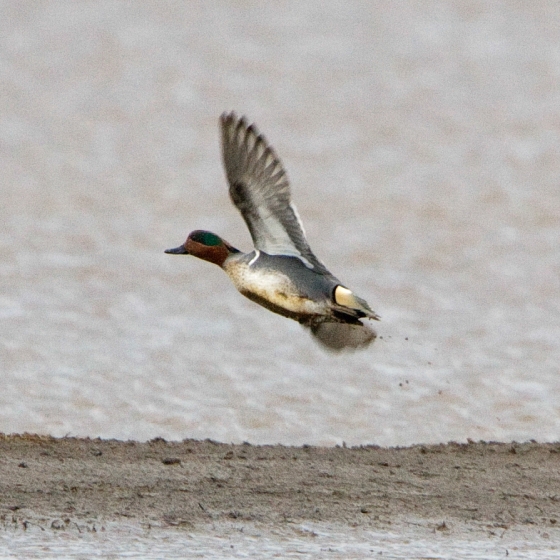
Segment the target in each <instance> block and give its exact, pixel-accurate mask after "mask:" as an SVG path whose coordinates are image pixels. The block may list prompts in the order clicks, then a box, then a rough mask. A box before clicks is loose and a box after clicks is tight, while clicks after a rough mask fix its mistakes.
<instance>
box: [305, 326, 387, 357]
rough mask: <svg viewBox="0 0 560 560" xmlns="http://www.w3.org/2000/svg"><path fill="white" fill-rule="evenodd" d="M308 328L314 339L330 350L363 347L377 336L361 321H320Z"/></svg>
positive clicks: (337, 350)
mask: <svg viewBox="0 0 560 560" xmlns="http://www.w3.org/2000/svg"><path fill="white" fill-rule="evenodd" d="M305 326H307V325H305ZM309 329H310V330H311V334H312V335H313V336H314V337H315V340H317V342H319V343H320V344H322V345H323V346H324V347H325V348H326V349H328V350H330V351H331V352H340V351H341V350H358V349H359V348H365V347H366V346H369V345H370V344H371V343H372V342H373V341H374V340H375V339H376V337H377V334H376V332H375V331H374V330H373V329H372V328H370V327H369V326H368V325H364V324H363V323H362V322H361V321H356V322H355V323H344V322H339V321H321V322H316V323H314V324H311V325H309Z"/></svg>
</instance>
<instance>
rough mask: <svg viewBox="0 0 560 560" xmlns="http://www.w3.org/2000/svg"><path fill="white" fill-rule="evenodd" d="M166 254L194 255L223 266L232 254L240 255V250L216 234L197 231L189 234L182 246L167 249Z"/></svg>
mask: <svg viewBox="0 0 560 560" xmlns="http://www.w3.org/2000/svg"><path fill="white" fill-rule="evenodd" d="M165 252H166V253H170V254H171V255H193V257H198V258H199V259H203V260H205V261H208V262H211V263H214V264H217V265H218V266H222V265H223V264H224V261H225V260H226V259H227V258H228V257H229V255H230V254H232V253H239V250H238V249H236V248H235V247H232V246H231V245H230V244H229V243H228V242H227V241H224V240H223V239H222V238H221V237H220V236H218V235H216V234H215V233H212V232H210V231H204V230H201V229H197V230H196V231H192V232H191V233H189V236H188V237H187V240H186V241H185V242H184V243H183V244H182V245H179V247H175V249H167V251H165Z"/></svg>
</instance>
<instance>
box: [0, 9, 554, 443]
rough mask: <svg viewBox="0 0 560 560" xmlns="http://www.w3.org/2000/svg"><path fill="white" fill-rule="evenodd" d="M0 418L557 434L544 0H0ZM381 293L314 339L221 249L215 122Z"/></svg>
mask: <svg viewBox="0 0 560 560" xmlns="http://www.w3.org/2000/svg"><path fill="white" fill-rule="evenodd" d="M0 11H1V17H0V27H1V29H2V33H1V34H0V52H1V56H0V76H1V80H2V84H3V87H2V90H3V93H2V96H1V97H0V167H1V169H2V173H1V175H0V192H1V199H2V204H1V205H0V219H1V224H2V227H1V228H0V317H1V321H0V341H1V347H0V361H1V370H2V391H1V393H0V431H3V432H23V431H30V432H40V433H49V434H53V435H59V436H60V435H64V434H72V435H89V436H102V437H116V438H135V439H146V438H151V437H154V436H163V437H165V438H173V439H182V438H185V437H195V438H206V437H210V438H214V439H218V440H222V441H228V442H229V441H234V442H240V441H243V440H249V441H251V442H253V443H264V442H267V443H274V442H282V443H286V444H302V443H314V444H334V443H340V442H342V441H346V442H348V443H349V444H359V443H378V444H383V445H402V444H409V443H413V442H416V443H418V442H439V441H447V440H462V441H464V440H465V439H466V438H467V437H470V438H473V439H487V440H512V439H516V440H525V439H529V438H534V439H537V440H557V439H558V433H559V431H560V405H559V404H558V402H559V400H558V394H559V390H560V375H559V373H560V372H559V366H558V364H559V362H560V303H559V301H560V299H559V288H560V257H559V249H558V247H559V238H560V225H559V224H560V187H559V184H560V172H559V170H560V157H559V155H558V154H559V152H558V146H559V145H560V64H559V62H560V36H559V35H558V28H559V24H560V8H559V6H558V4H557V3H554V2H546V1H541V2H538V1H536V2H531V3H530V4H524V3H511V2H507V1H502V2H500V1H487V2H484V1H481V2H463V1H457V2H437V1H426V2H407V3H399V4H398V5H396V4H393V3H369V2H354V3H351V4H347V3H344V2H336V1H332V2H311V1H306V2H289V1H287V2H279V3H276V4H274V6H273V5H271V4H261V3H256V4H243V3H241V4H238V3H234V2H218V3H214V2H213V3H211V4H210V3H204V2H189V3H186V4H181V3H171V2H169V3H163V4H160V3H152V2H147V1H138V2H134V3H115V2H91V3H87V2H81V3H74V2H70V1H68V2H65V1H62V2H60V1H57V2H41V3H34V2H28V3H10V2H5V3H2V4H1V6H0ZM231 108H234V109H236V110H237V111H239V112H241V113H246V114H247V115H248V116H249V118H250V119H252V120H255V121H256V122H257V123H258V125H259V127H260V129H261V130H262V131H264V132H265V134H266V135H267V137H268V138H269V139H270V140H271V142H272V143H273V145H274V146H275V147H276V149H277V151H278V152H279V154H280V156H281V157H282V159H283V161H284V163H285V165H286V167H287V169H288V173H289V176H290V177H291V179H292V183H293V194H294V199H295V202H296V204H297V206H298V208H299V211H300V214H301V216H302V218H303V221H304V223H305V226H306V229H307V232H308V237H309V240H310V243H311V245H312V247H313V249H314V250H315V252H316V253H317V254H318V255H319V257H320V258H322V259H323V260H324V261H325V263H326V264H327V266H329V267H330V268H331V269H332V271H333V272H334V273H335V274H336V275H337V276H339V277H340V278H341V279H343V281H345V282H346V283H348V285H349V286H350V287H351V288H352V289H354V290H355V291H356V292H357V293H358V294H360V295H361V296H362V297H364V298H366V299H367V300H368V301H369V302H370V304H371V305H372V307H373V308H374V309H375V310H376V311H377V312H379V313H380V315H381V316H382V317H383V321H382V322H381V323H380V324H379V329H378V330H379V334H380V335H381V336H382V337H383V338H382V339H380V340H378V341H377V342H376V344H375V345H374V346H373V347H372V348H370V349H369V350H367V351H364V352H361V353H356V354H351V355H345V356H342V357H340V356H332V355H330V354H325V353H324V352H323V351H322V350H321V349H319V348H317V347H316V346H315V345H314V344H313V342H312V341H311V339H310V338H309V337H308V336H307V334H306V333H304V332H303V331H302V330H301V328H300V327H299V325H297V324H296V323H295V322H291V321H289V320H286V319H284V318H281V317H277V316H275V315H273V314H271V313H269V312H267V311H266V310H264V309H261V308H259V307H257V306H256V305H255V304H253V303H251V302H249V301H248V300H245V299H244V298H242V297H241V296H240V295H239V294H238V293H237V292H236V291H235V290H234V288H233V287H232V286H231V285H230V284H229V283H228V280H227V278H226V277H225V275H224V274H223V273H222V272H221V271H220V270H218V269H217V268H216V267H213V266H212V265H210V264H208V263H204V262H201V261H198V260H196V259H194V258H179V257H172V256H169V255H165V254H163V250H164V249H165V248H168V247H172V246H176V245H177V244H179V243H180V242H182V241H183V240H184V238H185V237H186V235H187V233H188V232H189V231H190V230H192V229H196V228H204V229H210V230H214V231H216V232H217V233H219V234H221V235H223V236H224V237H225V238H226V239H227V240H228V241H230V242H231V243H233V244H234V245H236V246H239V247H240V248H242V249H245V250H248V249H250V247H251V244H250V238H249V235H248V232H247V231H246V229H245V226H244V224H243V222H242V220H241V218H240V216H238V215H237V213H236V211H235V210H234V209H233V207H232V206H231V204H230V203H229V200H228V196H227V190H226V186H225V181H224V177H223V172H222V169H221V164H220V157H219V144H218V128H217V118H218V116H219V114H220V113H221V112H222V111H223V110H225V109H231Z"/></svg>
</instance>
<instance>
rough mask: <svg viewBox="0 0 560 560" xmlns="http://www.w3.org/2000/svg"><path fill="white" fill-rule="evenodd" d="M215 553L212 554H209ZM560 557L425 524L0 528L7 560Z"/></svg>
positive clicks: (523, 541) (526, 544)
mask: <svg viewBox="0 0 560 560" xmlns="http://www.w3.org/2000/svg"><path fill="white" fill-rule="evenodd" d="M209 551H211V556H209V555H208V554H209ZM115 555H118V557H126V558H144V559H152V558H154V559H155V558H209V557H211V558H217V559H220V560H222V559H224V560H225V559H229V558H259V559H260V558H300V559H304V560H305V559H308V558H309V559H311V558H326V559H332V560H336V559H348V558H383V559H387V558H388V559H391V560H392V559H395V560H396V559H406V560H414V559H418V560H427V559H436V558H438V559H439V558H470V559H473V560H494V559H503V558H505V557H508V558H524V559H532V558H534V559H541V558H547V559H551V560H552V559H553V558H560V540H559V539H558V535H555V534H549V533H546V532H537V531H534V530H533V531H532V530H530V529H524V530H513V531H508V530H504V529H498V530H495V531H492V530H489V531H486V532H481V531H473V530H470V531H467V532H466V533H465V532H462V534H461V535H460V536H457V535H456V534H453V533H452V534H449V532H448V531H446V532H443V533H442V532H438V531H434V530H433V528H432V529H431V530H430V529H429V528H428V527H427V526H425V524H422V523H419V524H418V526H414V525H413V524H409V525H408V526H396V527H395V528H394V530H392V531H388V532H381V531H379V532H376V531H366V530H363V529H355V528H354V529H352V528H351V529H349V528H347V527H340V526H336V525H322V524H316V523H315V524H314V523H311V524H305V525H294V526H291V527H286V528H281V529H280V528H277V529H275V530H273V531H271V530H270V529H269V528H267V527H259V526H253V525H246V524H239V525H234V524H232V525H220V526H213V527H212V528H211V529H209V530H208V531H207V532H205V533H197V532H184V531H179V532H177V531H171V530H166V529H153V530H145V529H141V528H138V527H131V526H127V525H116V524H115V525H114V526H108V527H107V530H106V531H105V532H103V533H91V532H83V533H77V532H65V531H64V532H59V533H56V532H55V533H52V532H51V533H46V534H45V533H42V532H41V531H40V530H39V529H37V528H35V529H34V530H30V532H28V533H26V534H25V536H22V535H21V534H19V535H14V534H10V533H4V534H1V533H0V558H13V557H14V556H15V557H18V558H22V557H25V558H56V559H57V560H58V559H60V560H62V559H64V560H66V559H68V560H70V559H83V558H97V557H101V558H116V557H117V556H115Z"/></svg>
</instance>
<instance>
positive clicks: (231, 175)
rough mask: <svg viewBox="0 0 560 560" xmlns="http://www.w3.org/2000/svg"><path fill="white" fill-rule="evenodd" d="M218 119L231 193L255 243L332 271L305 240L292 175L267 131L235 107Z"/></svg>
mask: <svg viewBox="0 0 560 560" xmlns="http://www.w3.org/2000/svg"><path fill="white" fill-rule="evenodd" d="M220 123H221V127H222V155H223V161H224V168H225V171H226V175H227V179H228V182H229V194H230V197H231V200H232V201H233V203H234V204H235V206H236V207H237V209H238V210H239V211H240V212H241V215H242V216H243V219H244V220H245V222H246V223H247V227H248V228H249V232H250V233H251V237H252V238H253V243H254V244H255V248H256V249H258V250H259V251H263V252H265V253H268V254H269V255H287V256H293V257H298V258H300V259H301V260H302V261H303V262H304V263H305V265H306V266H308V267H309V268H311V269H312V270H315V271H317V272H319V273H323V274H329V275H330V273H329V271H328V270H327V269H326V268H325V265H324V264H323V263H322V262H321V261H320V260H319V259H318V258H317V257H316V256H315V255H314V254H313V252H312V251H311V248H310V247H309V245H308V243H307V239H306V238H305V232H304V230H303V225H302V223H301V221H300V219H299V216H298V213H297V210H296V208H295V206H294V205H293V204H292V202H291V200H290V183H289V181H288V177H287V175H286V172H285V171H284V167H283V166H282V163H281V161H280V160H279V159H278V156H277V155H276V153H275V152H274V150H273V149H272V147H271V146H270V145H269V144H268V142H267V141H266V139H265V137H264V136H263V135H262V134H259V131H258V130H257V128H256V127H255V125H249V123H248V122H247V120H246V119H245V117H238V116H237V115H236V113H235V112H231V113H224V114H223V115H222V116H221V118H220Z"/></svg>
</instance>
